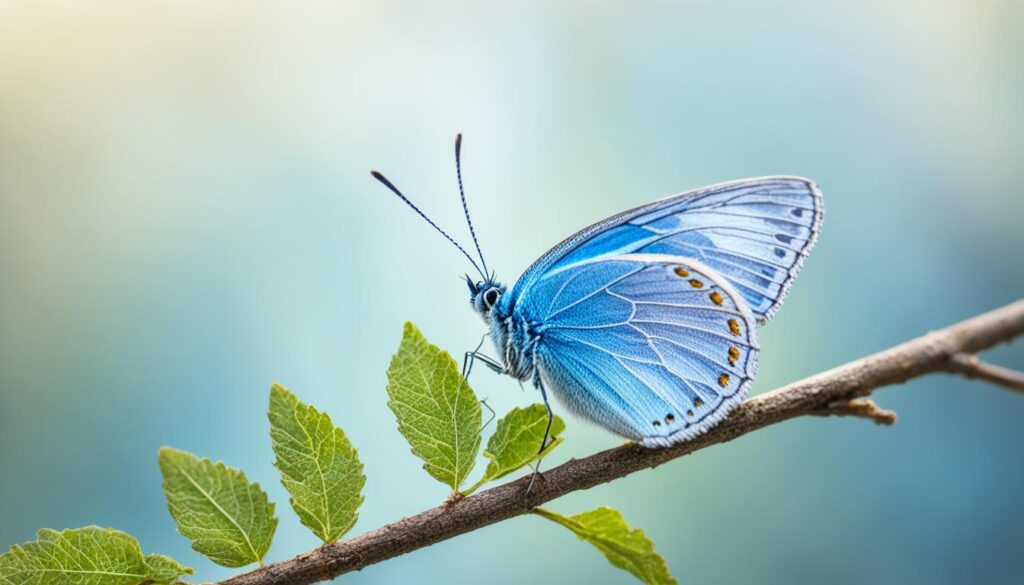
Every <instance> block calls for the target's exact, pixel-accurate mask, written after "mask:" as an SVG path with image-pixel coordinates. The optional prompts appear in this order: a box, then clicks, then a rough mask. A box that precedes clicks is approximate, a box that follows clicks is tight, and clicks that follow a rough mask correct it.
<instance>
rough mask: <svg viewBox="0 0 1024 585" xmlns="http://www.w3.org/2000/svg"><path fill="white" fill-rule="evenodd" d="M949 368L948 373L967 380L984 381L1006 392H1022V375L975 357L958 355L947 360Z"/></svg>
mask: <svg viewBox="0 0 1024 585" xmlns="http://www.w3.org/2000/svg"><path fill="white" fill-rule="evenodd" d="M949 366H950V367H949V371H950V372H953V373H955V374H960V375H961V376H963V377H965V378H967V379H968V380H984V381H986V382H990V383H992V384H995V385H997V386H1002V387H1004V388H1006V389H1008V390H1015V391H1017V392H1024V373H1022V372H1018V371H1016V370H1011V369H1009V368H1004V367H1001V366H995V365H992V364H987V363H985V362H983V361H981V360H980V359H978V356H976V355H973V354H969V353H958V354H956V355H954V356H952V357H951V358H950V359H949Z"/></svg>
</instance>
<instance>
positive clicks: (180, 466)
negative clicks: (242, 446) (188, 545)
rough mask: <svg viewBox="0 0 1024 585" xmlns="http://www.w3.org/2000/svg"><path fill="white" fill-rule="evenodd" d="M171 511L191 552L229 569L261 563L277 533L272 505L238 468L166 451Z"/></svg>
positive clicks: (166, 488)
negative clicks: (186, 539)
mask: <svg viewBox="0 0 1024 585" xmlns="http://www.w3.org/2000/svg"><path fill="white" fill-rule="evenodd" d="M159 460H160V472H161V473H163V476H164V494H165V495H166V496H167V507H168V508H169V509H170V511H171V516H173V517H174V521H175V522H176V523H177V525H178V532H180V533H181V534H182V535H184V536H185V537H187V538H188V539H189V540H191V541H192V548H193V549H194V550H195V551H196V552H198V553H201V554H203V555H206V556H207V557H209V558H210V560H212V561H213V562H215V563H217V564H219V565H223V566H225V567H242V566H244V565H248V564H249V563H260V564H263V556H264V555H266V554H267V549H269V548H270V541H271V539H272V538H273V536H274V529H276V528H277V518H275V517H274V504H272V503H270V501H269V500H268V499H267V494H266V493H264V492H263V490H262V489H260V486H259V485H258V484H255V483H249V480H247V479H246V478H245V474H244V473H242V472H241V471H240V470H238V469H234V468H231V467H227V466H225V465H224V464H223V463H216V464H215V463H213V462H211V461H210V460H209V459H200V458H198V457H196V456H195V455H192V454H191V453H186V452H184V451H178V450H177V449H171V448H170V447H163V448H161V449H160V456H159Z"/></svg>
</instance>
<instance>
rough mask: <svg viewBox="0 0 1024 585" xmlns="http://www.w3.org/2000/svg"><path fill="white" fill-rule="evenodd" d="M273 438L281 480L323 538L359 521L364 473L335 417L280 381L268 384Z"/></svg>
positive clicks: (328, 538)
mask: <svg viewBox="0 0 1024 585" xmlns="http://www.w3.org/2000/svg"><path fill="white" fill-rule="evenodd" d="M267 416H268V417H269V418H270V439H271V442H272V443H273V446H274V454H275V455H277V460H276V461H275V462H274V465H275V466H276V467H277V469H278V470H279V471H280V472H281V483H283V484H284V487H285V489H287V490H288V493H290V494H291V495H292V497H291V504H292V508H294V509H295V513H296V514H298V515H299V519H300V520H302V523H303V524H305V525H306V526H308V527H309V528H310V530H312V531H313V533H314V534H316V535H317V536H319V537H320V539H321V540H323V541H324V542H334V541H336V540H338V538H339V537H341V535H342V534H345V533H346V532H348V531H349V529H351V528H352V525H353V524H355V523H356V518H357V517H358V514H356V509H357V508H359V505H360V504H362V503H363V496H362V495H361V492H362V489H363V484H365V483H366V476H365V475H363V464H362V463H360V462H359V457H358V456H357V454H356V450H355V449H354V448H353V447H352V443H350V442H349V440H348V437H346V436H345V433H344V432H343V431H342V430H341V429H339V428H337V427H335V426H334V425H333V424H332V423H331V418H330V417H329V416H327V415H326V414H324V413H322V412H320V411H318V410H317V409H315V408H313V407H312V406H307V405H306V404H303V403H302V402H300V401H299V399H298V398H296V396H295V395H294V394H292V393H291V392H290V391H289V390H288V389H287V388H285V387H284V386H281V385H280V384H274V385H273V386H272V387H271V388H270V410H269V411H268V412H267Z"/></svg>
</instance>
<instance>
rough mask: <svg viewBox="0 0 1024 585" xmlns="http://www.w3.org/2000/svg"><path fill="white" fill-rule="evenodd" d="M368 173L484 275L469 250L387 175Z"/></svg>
mask: <svg viewBox="0 0 1024 585" xmlns="http://www.w3.org/2000/svg"><path fill="white" fill-rule="evenodd" d="M370 174H371V175H373V178H374V179H377V180H378V181H380V182H381V183H383V184H384V186H385V187H387V188H388V189H390V190H391V192H392V193H394V194H395V195H398V198H399V199H401V200H402V201H405V204H406V205H408V206H409V207H411V208H412V210H413V211H415V212H416V213H418V214H419V216H420V217H422V218H423V219H424V220H426V222H427V223H429V224H430V225H431V227H433V228H434V229H435V230H437V231H438V233H440V234H441V235H442V236H444V237H445V239H446V240H448V241H449V242H451V243H452V245H453V246H455V247H456V248H458V249H459V251H460V252H462V254H463V255H464V256H465V257H466V259H467V260H469V263H470V264H472V265H473V268H476V271H477V272H479V273H480V275H481V276H483V275H484V272H483V271H482V270H480V267H479V266H478V265H477V263H476V261H475V260H473V257H472V256H470V255H469V252H467V251H466V249H465V248H463V247H462V246H460V245H459V243H458V242H456V241H455V240H453V239H452V237H451V236H449V235H448V234H447V233H446V232H445V231H444V230H443V229H441V228H440V227H438V225H437V224H436V223H434V222H433V221H432V220H431V219H430V218H429V217H427V214H425V213H423V212H422V211H420V208H419V207H416V205H415V204H413V202H412V201H409V198H408V197H406V196H405V195H402V192H401V191H399V190H398V187H395V186H394V185H393V184H392V183H391V181H389V180H388V179H387V177H385V176H384V175H382V174H381V173H380V171H370ZM481 260H483V259H482V258H481ZM485 278H486V277H485Z"/></svg>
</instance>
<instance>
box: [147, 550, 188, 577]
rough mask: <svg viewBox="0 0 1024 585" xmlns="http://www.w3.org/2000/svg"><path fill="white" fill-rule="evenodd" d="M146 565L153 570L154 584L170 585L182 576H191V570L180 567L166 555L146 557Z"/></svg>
mask: <svg viewBox="0 0 1024 585" xmlns="http://www.w3.org/2000/svg"><path fill="white" fill-rule="evenodd" d="M146 564H147V565H149V567H150V568H151V569H153V574H154V575H155V578H154V579H153V580H154V582H156V583H171V582H174V581H177V580H178V578H180V577H181V576H182V575H185V574H191V573H192V569H190V568H188V567H186V566H184V565H182V564H181V563H179V562H178V561H176V560H174V559H172V558H171V557H169V556H167V555H158V554H151V555H146Z"/></svg>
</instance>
